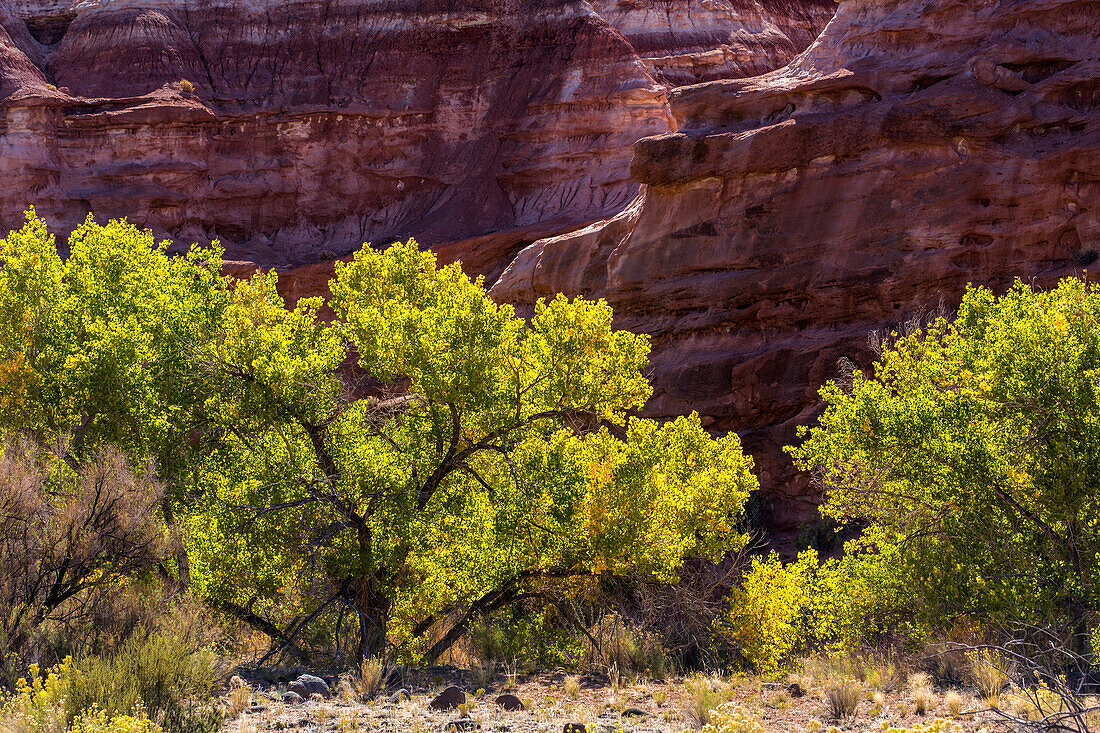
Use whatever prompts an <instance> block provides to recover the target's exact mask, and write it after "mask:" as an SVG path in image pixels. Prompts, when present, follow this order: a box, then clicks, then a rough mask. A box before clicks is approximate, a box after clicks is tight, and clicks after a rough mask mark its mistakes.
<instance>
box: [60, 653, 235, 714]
mask: <svg viewBox="0 0 1100 733" xmlns="http://www.w3.org/2000/svg"><path fill="white" fill-rule="evenodd" d="M217 683H218V674H217V670H216V668H215V659H214V654H213V652H212V651H211V650H209V649H205V648H204V649H194V648H192V647H191V646H190V645H189V644H187V643H186V642H185V641H181V639H179V638H178V637H177V636H176V635H175V634H173V633H172V632H171V631H160V632H157V633H155V634H153V635H152V636H149V637H146V638H143V639H137V638H135V639H132V640H130V641H129V642H128V643H127V644H125V645H124V646H123V647H122V648H121V649H120V650H119V651H118V652H116V653H115V654H113V655H111V656H110V657H106V658H104V657H86V658H84V659H80V660H76V661H75V662H74V663H73V664H72V684H71V687H70V689H69V691H68V695H67V697H66V704H67V706H68V711H69V716H70V719H72V720H75V719H76V718H77V717H78V716H79V715H82V714H84V713H86V712H87V711H89V710H96V711H102V712H103V713H105V714H107V715H108V716H109V717H110V718H114V717H117V716H123V715H135V714H137V715H140V714H141V712H142V711H144V712H146V713H147V714H148V715H149V716H150V717H151V718H152V719H153V720H154V721H156V722H157V723H159V725H160V727H162V728H163V729H164V730H165V731H166V733H213V731H215V730H217V729H218V726H219V725H220V724H221V720H222V715H223V711H222V710H221V709H220V708H219V707H217V706H216V705H215V703H214V701H213V693H214V688H215V686H216V685H217Z"/></svg>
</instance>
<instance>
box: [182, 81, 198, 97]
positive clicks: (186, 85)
mask: <svg viewBox="0 0 1100 733" xmlns="http://www.w3.org/2000/svg"><path fill="white" fill-rule="evenodd" d="M180 90H181V91H182V92H183V93H184V94H192V93H194V91H195V85H194V84H192V83H191V82H189V81H187V80H186V79H181V80H180Z"/></svg>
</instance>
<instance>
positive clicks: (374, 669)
mask: <svg viewBox="0 0 1100 733" xmlns="http://www.w3.org/2000/svg"><path fill="white" fill-rule="evenodd" d="M385 678H386V665H385V664H384V663H383V662H382V659H381V658H379V657H371V658H370V659H363V660H361V661H360V662H359V667H358V669H356V670H355V671H354V672H352V673H350V674H348V675H345V676H344V677H343V680H345V681H347V683H348V684H349V685H350V686H351V689H352V691H353V692H354V693H355V696H356V697H357V698H359V700H360V701H361V702H368V701H370V700H373V699H374V698H376V697H377V696H378V693H379V692H381V691H382V684H383V682H384V681H385Z"/></svg>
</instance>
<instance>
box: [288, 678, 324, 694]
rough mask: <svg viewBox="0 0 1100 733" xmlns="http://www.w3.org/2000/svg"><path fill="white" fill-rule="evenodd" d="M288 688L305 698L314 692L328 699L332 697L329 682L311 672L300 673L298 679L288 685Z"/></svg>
mask: <svg viewBox="0 0 1100 733" xmlns="http://www.w3.org/2000/svg"><path fill="white" fill-rule="evenodd" d="M287 689H289V690H290V691H291V692H297V693H298V694H299V695H301V696H302V697H303V698H308V697H310V696H311V695H313V694H317V695H320V696H321V697H323V698H326V699H327V698H330V697H332V690H330V689H329V688H328V683H327V682H325V681H324V680H323V679H321V678H320V677H315V676H314V675H311V674H303V675H300V676H299V677H298V679H296V680H294V681H293V682H291V683H290V684H289V685H287Z"/></svg>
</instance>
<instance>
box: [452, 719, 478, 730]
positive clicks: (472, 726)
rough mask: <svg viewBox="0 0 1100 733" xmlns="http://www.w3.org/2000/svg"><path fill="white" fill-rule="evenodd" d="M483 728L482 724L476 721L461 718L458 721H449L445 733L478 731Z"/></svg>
mask: <svg viewBox="0 0 1100 733" xmlns="http://www.w3.org/2000/svg"><path fill="white" fill-rule="evenodd" d="M479 728H481V723H479V722H477V721H476V720H470V719H469V718H459V719H458V720H451V721H448V722H447V724H446V725H444V726H443V733H461V732H462V731H464V730H477V729H479Z"/></svg>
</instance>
